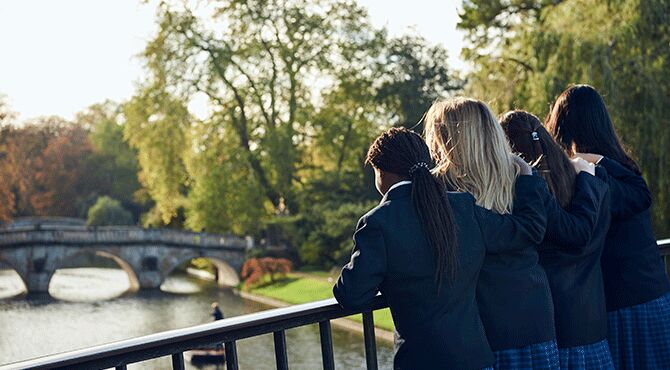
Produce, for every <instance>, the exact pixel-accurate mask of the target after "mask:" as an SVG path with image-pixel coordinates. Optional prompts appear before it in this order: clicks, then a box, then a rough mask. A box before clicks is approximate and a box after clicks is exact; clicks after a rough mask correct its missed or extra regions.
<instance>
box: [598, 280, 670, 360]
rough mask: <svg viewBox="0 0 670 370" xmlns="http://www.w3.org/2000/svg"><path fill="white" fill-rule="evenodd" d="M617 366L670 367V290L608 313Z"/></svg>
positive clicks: (613, 356) (613, 357) (610, 343)
mask: <svg viewBox="0 0 670 370" xmlns="http://www.w3.org/2000/svg"><path fill="white" fill-rule="evenodd" d="M607 324H608V331H609V332H608V341H609V345H610V352H611V353H612V359H613V360H614V366H615V367H616V368H617V369H626V370H630V369H670V293H666V294H665V295H663V296H661V297H660V298H657V299H655V300H653V301H651V302H647V303H643V304H639V305H636V306H632V307H626V308H622V309H620V310H617V311H612V312H608V313H607Z"/></svg>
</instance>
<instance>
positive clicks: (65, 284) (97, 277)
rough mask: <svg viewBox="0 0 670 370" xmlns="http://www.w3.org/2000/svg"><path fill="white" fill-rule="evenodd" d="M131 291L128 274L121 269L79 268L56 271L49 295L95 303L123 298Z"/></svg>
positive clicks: (73, 300) (65, 299)
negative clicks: (122, 296) (123, 295)
mask: <svg viewBox="0 0 670 370" xmlns="http://www.w3.org/2000/svg"><path fill="white" fill-rule="evenodd" d="M128 289H130V280H129V279H128V274H126V272H125V271H123V270H120V269H113V268H100V267H78V268H68V269H61V270H56V272H55V273H54V275H53V277H52V278H51V282H50V283H49V294H50V295H51V296H52V297H53V298H55V299H60V300H63V301H72V302H94V301H104V300H108V299H112V298H116V297H119V296H121V295H122V294H123V293H125V292H127V291H128Z"/></svg>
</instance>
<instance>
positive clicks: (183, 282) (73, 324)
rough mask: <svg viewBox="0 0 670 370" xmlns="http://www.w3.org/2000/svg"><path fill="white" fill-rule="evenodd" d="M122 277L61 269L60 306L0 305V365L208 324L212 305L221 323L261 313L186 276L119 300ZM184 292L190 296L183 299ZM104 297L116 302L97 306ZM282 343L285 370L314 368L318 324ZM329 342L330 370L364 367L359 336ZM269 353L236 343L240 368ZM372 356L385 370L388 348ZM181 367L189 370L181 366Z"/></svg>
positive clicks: (158, 364) (4, 285) (267, 348)
mask: <svg viewBox="0 0 670 370" xmlns="http://www.w3.org/2000/svg"><path fill="white" fill-rule="evenodd" d="M124 274H125V273H124V272H123V271H122V270H115V269H106V268H105V269H90V268H89V269H67V270H63V271H61V272H60V274H59V276H60V277H59V278H58V280H56V276H54V280H53V281H52V284H51V286H50V292H51V294H53V295H54V296H58V297H60V299H65V298H63V297H67V299H68V301H65V300H57V299H54V298H51V297H49V296H48V295H44V294H43V295H34V294H29V295H28V296H26V297H19V298H13V299H5V300H0V364H1V363H8V362H14V361H19V360H24V359H28V358H33V357H36V356H41V355H45V354H50V353H56V352H61V351H67V350H72V349H77V348H82V347H88V346H92V345H97V344H102V343H108V342H111V341H116V340H121V339H126V338H132V337H136V336H140V335H146V334H151V333H155V332H158V331H164V330H169V329H176V328H183V327H187V326H192V325H197V324H201V323H204V322H209V321H211V320H212V318H211V317H210V315H209V313H210V304H211V303H212V302H213V301H217V302H219V304H220V306H221V309H222V310H223V312H224V314H225V315H226V317H231V316H236V315H240V314H244V313H249V312H255V311H258V310H262V309H266V307H263V306H261V305H259V304H256V303H254V302H250V301H246V300H243V299H241V298H240V297H239V296H237V295H235V294H233V292H232V291H230V290H221V289H219V288H217V287H216V286H214V284H213V283H212V282H204V281H200V280H195V279H192V278H189V277H187V276H173V277H171V278H170V279H168V281H166V284H164V286H163V288H162V289H163V290H165V292H163V291H140V292H138V293H133V294H126V295H123V292H124V291H125V290H123V287H127V283H128V279H127V276H125V275H124ZM14 278H18V276H15V275H12V274H10V273H8V272H5V271H0V292H3V291H7V290H9V289H10V288H11V287H12V286H13V285H15V284H16V281H12V279H14ZM59 280H60V281H59ZM19 283H20V279H19ZM93 286H96V287H97V288H93ZM126 289H127V288H126ZM98 290H102V291H104V293H101V292H99V291H98ZM187 291H188V292H196V291H197V293H194V294H183V293H185V292H187ZM119 292H120V293H119ZM173 292H180V293H181V294H175V293H173ZM112 293H114V294H122V295H121V296H120V297H118V298H115V299H111V300H106V301H105V300H103V299H106V298H105V297H110V296H112ZM92 294H94V296H92ZM75 301H77V302H75ZM286 341H287V346H288V357H289V365H290V367H291V369H316V368H321V366H322V365H321V350H320V346H319V330H318V325H310V326H308V327H301V328H296V329H291V330H288V331H287V332H286ZM333 342H334V346H335V348H334V355H335V362H336V367H337V368H338V369H358V368H365V355H364V348H363V338H362V336H360V335H359V334H356V333H350V332H345V331H341V330H338V329H337V328H333ZM273 348H274V345H273V339H272V335H271V334H269V335H264V336H261V337H256V338H249V339H244V340H241V341H239V342H238V348H237V349H238V354H239V358H240V368H241V369H259V370H263V369H274V368H275V359H274V350H273ZM378 354H379V363H380V368H391V367H392V348H391V347H390V346H389V345H388V344H385V343H378ZM129 368H131V369H163V368H170V359H169V358H161V359H158V360H153V361H148V362H144V363H140V364H132V365H130V366H129ZM188 368H191V369H193V368H195V367H193V366H192V365H190V364H188ZM202 368H203V369H216V368H217V367H216V366H214V365H210V366H205V367H202ZM219 368H221V367H219Z"/></svg>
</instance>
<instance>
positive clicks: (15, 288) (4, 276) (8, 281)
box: [0, 270, 26, 299]
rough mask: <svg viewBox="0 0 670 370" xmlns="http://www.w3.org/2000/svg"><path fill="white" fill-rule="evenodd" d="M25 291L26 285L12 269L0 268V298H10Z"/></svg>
mask: <svg viewBox="0 0 670 370" xmlns="http://www.w3.org/2000/svg"><path fill="white" fill-rule="evenodd" d="M25 292H26V285H25V284H23V281H21V277H20V276H19V274H18V273H17V272H16V271H14V270H0V299H3V298H10V297H14V296H17V295H20V294H22V293H25Z"/></svg>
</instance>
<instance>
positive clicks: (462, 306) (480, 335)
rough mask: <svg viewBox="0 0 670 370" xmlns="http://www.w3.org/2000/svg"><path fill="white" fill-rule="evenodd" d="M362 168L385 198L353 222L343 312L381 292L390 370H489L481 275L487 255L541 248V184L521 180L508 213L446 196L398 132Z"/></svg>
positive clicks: (418, 147)
mask: <svg viewBox="0 0 670 370" xmlns="http://www.w3.org/2000/svg"><path fill="white" fill-rule="evenodd" d="M519 161H520V162H521V163H522V164H523V166H524V167H523V168H524V171H525V173H526V174H530V167H529V166H528V165H526V164H525V163H524V162H523V161H522V160H520V159H519ZM366 162H367V163H368V164H370V165H371V166H372V168H373V169H374V171H375V183H376V187H377V190H378V191H379V193H380V194H382V195H383V198H382V200H381V203H380V204H379V205H378V206H377V207H375V208H373V209H372V210H370V211H369V212H368V213H367V214H365V215H364V216H363V217H362V218H361V219H360V220H359V221H358V226H357V228H356V232H355V234H354V248H353V252H352V255H351V261H350V262H349V263H348V264H347V265H346V266H344V268H343V269H342V272H341V274H340V277H339V279H338V281H337V283H336V285H335V286H334V287H333V294H334V295H335V298H336V299H337V301H338V302H339V303H340V304H341V305H342V306H343V307H344V308H346V309H363V308H364V307H365V306H366V304H368V303H369V302H370V301H371V300H372V298H374V296H375V295H376V294H377V293H378V292H381V294H382V296H383V297H384V298H385V299H386V300H387V302H388V304H389V307H390V309H391V313H392V315H393V322H394V324H395V328H396V332H397V335H398V336H397V342H396V344H397V346H396V354H395V358H394V368H395V369H413V370H417V369H418V370H422V369H431V370H432V369H482V368H490V366H491V365H492V364H493V363H494V357H493V353H492V352H491V348H490V346H489V344H488V342H487V339H486V334H485V332H484V327H483V324H482V321H481V319H480V316H479V313H478V308H477V301H476V287H477V280H478V276H479V271H480V269H481V266H482V264H483V261H484V256H485V254H486V252H487V251H498V250H501V249H502V248H505V246H508V245H519V244H522V245H525V244H535V243H538V242H539V241H541V240H542V237H543V236H544V229H545V224H546V219H545V210H544V203H543V199H545V197H546V196H547V191H546V185H545V184H544V182H543V181H542V180H541V179H540V178H539V177H536V176H526V175H522V176H519V179H518V181H517V185H516V189H517V194H516V195H517V199H518V206H517V207H515V210H514V213H513V214H506V215H500V214H497V213H495V212H492V211H490V210H487V209H484V208H482V207H479V206H477V205H476V204H475V199H474V198H473V197H472V195H470V194H468V193H457V192H447V191H446V187H445V186H444V183H443V182H442V181H440V180H439V179H438V178H436V177H435V176H434V175H433V174H432V173H431V171H432V170H433V167H434V166H433V161H432V159H431V157H430V152H429V150H428V147H427V146H426V144H425V142H424V141H423V139H422V138H421V137H420V136H419V135H418V134H416V133H414V132H412V131H409V130H406V129H403V128H393V129H390V130H388V131H386V132H384V133H383V134H382V135H381V136H379V137H378V138H377V139H376V140H375V141H374V143H373V144H372V145H371V146H370V149H369V151H368V156H367V160H366Z"/></svg>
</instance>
